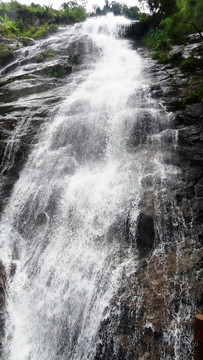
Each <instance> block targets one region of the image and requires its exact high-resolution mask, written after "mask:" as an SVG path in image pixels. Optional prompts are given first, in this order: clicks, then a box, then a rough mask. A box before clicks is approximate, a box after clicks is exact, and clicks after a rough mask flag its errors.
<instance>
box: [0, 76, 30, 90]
mask: <svg viewBox="0 0 203 360" xmlns="http://www.w3.org/2000/svg"><path fill="white" fill-rule="evenodd" d="M33 78H34V77H33V76H32V75H20V76H16V77H11V78H9V79H7V80H5V81H0V87H2V86H4V85H7V84H11V83H13V82H14V81H17V80H26V79H33Z"/></svg>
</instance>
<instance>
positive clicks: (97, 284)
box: [0, 16, 203, 360]
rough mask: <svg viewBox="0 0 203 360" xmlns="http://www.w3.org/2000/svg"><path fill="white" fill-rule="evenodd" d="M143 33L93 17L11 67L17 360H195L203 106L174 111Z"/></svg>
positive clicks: (4, 193)
mask: <svg viewBox="0 0 203 360" xmlns="http://www.w3.org/2000/svg"><path fill="white" fill-rule="evenodd" d="M129 23H130V22H129V21H128V20H126V19H124V18H120V17H115V18H114V17H109V16H106V17H102V18H96V19H93V18H92V19H88V20H87V21H86V22H84V23H83V24H79V25H74V26H70V27H67V28H65V29H61V30H60V32H59V33H58V34H56V35H54V36H52V37H50V38H49V39H46V40H43V41H36V42H35V43H34V44H31V46H27V47H26V48H20V49H18V50H16V52H15V61H13V63H11V64H9V65H8V66H7V67H5V68H4V69H2V72H1V76H2V78H1V84H0V85H1V86H0V95H1V97H2V99H3V103H2V104H1V109H0V110H1V118H0V126H1V132H0V135H1V139H0V156H1V189H0V190H1V193H0V196H1V200H2V201H1V203H2V205H1V211H2V215H1V223H0V247H1V253H0V259H1V261H0V284H2V289H3V290H1V289H0V290H1V293H0V327H1V329H2V334H3V335H4V336H1V342H0V351H1V357H2V359H3V360H39V359H40V360H52V359H54V360H67V359H68V360H87V359H88V360H144V359H145V360H147V359H148V360H149V359H153V360H171V359H175V360H185V359H189V358H191V353H192V345H191V344H192V340H193V329H192V320H193V318H194V316H195V314H196V313H197V312H199V313H201V311H202V293H201V289H202V273H201V259H202V251H201V240H202V224H201V214H202V210H201V209H202V207H201V206H202V193H203V183H202V177H201V176H202V173H201V167H202V157H201V152H200V144H201V141H202V136H201V129H200V121H199V120H200V118H201V116H202V112H201V105H199V104H198V105H197V104H196V105H190V106H187V107H186V108H185V109H184V111H175V112H172V107H173V105H172V101H171V97H172V98H173V97H176V96H178V95H177V94H179V87H178V85H177V84H176V83H173V81H172V77H171V76H169V73H170V69H168V70H167V69H165V68H161V67H160V66H158V65H156V64H155V63H154V61H152V60H150V59H149V57H148V56H147V55H146V52H144V51H143V50H139V49H138V50H137V51H136V50H134V49H133V44H132V43H131V41H129V40H127V39H125V38H121V34H122V33H124V29H125V26H128V25H129ZM58 65H60V66H59V68H57V69H56V68H54V67H55V66H58ZM64 67H65V68H64ZM45 69H46V70H45ZM53 69H54V70H53ZM62 70H65V72H63V71H62ZM61 71H62V73H61ZM58 72H59V73H60V74H58ZM58 75H60V76H58ZM61 75H62V76H61ZM173 110H174V109H173ZM5 287H6V292H5ZM5 294H6V298H5Z"/></svg>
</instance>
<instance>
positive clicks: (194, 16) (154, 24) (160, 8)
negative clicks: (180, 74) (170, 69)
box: [134, 0, 203, 57]
mask: <svg viewBox="0 0 203 360" xmlns="http://www.w3.org/2000/svg"><path fill="white" fill-rule="evenodd" d="M140 2H142V3H145V4H147V5H148V8H149V11H150V14H148V15H147V14H142V15H141V17H140V23H138V24H135V25H134V27H135V28H134V33H135V36H136V37H137V39H138V40H141V41H142V43H144V44H145V45H146V46H148V47H150V48H152V49H153V50H154V51H157V49H156V46H157V43H158V42H162V43H163V42H165V43H168V44H185V43H186V35H188V34H191V33H194V32H198V33H199V35H200V37H201V39H203V37H202V34H201V32H202V31H203V2H202V0H170V1H168V0H140ZM168 50H169V49H168ZM168 50H167V49H164V50H161V49H159V51H168ZM159 55H160V53H159V54H155V55H154V56H155V57H160V56H159Z"/></svg>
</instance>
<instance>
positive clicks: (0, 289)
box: [0, 260, 6, 356]
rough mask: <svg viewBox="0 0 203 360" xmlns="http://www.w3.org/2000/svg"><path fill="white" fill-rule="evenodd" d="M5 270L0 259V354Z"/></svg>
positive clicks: (0, 348) (0, 351) (0, 349)
mask: <svg viewBox="0 0 203 360" xmlns="http://www.w3.org/2000/svg"><path fill="white" fill-rule="evenodd" d="M5 285H6V271H5V269H4V266H3V264H2V262H1V260H0V334H1V335H0V356H1V353H2V341H3V335H4V305H5V296H6V294H5Z"/></svg>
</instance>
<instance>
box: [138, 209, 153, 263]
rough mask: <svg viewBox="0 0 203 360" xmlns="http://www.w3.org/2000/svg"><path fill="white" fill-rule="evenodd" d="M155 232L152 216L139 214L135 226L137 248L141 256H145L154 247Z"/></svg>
mask: <svg viewBox="0 0 203 360" xmlns="http://www.w3.org/2000/svg"><path fill="white" fill-rule="evenodd" d="M154 241H155V231H154V220H153V217H152V216H149V215H145V214H144V213H140V215H139V218H138V224H137V248H138V250H139V253H140V255H141V256H144V255H146V254H147V253H148V252H149V251H150V250H152V249H153V247H154Z"/></svg>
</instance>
